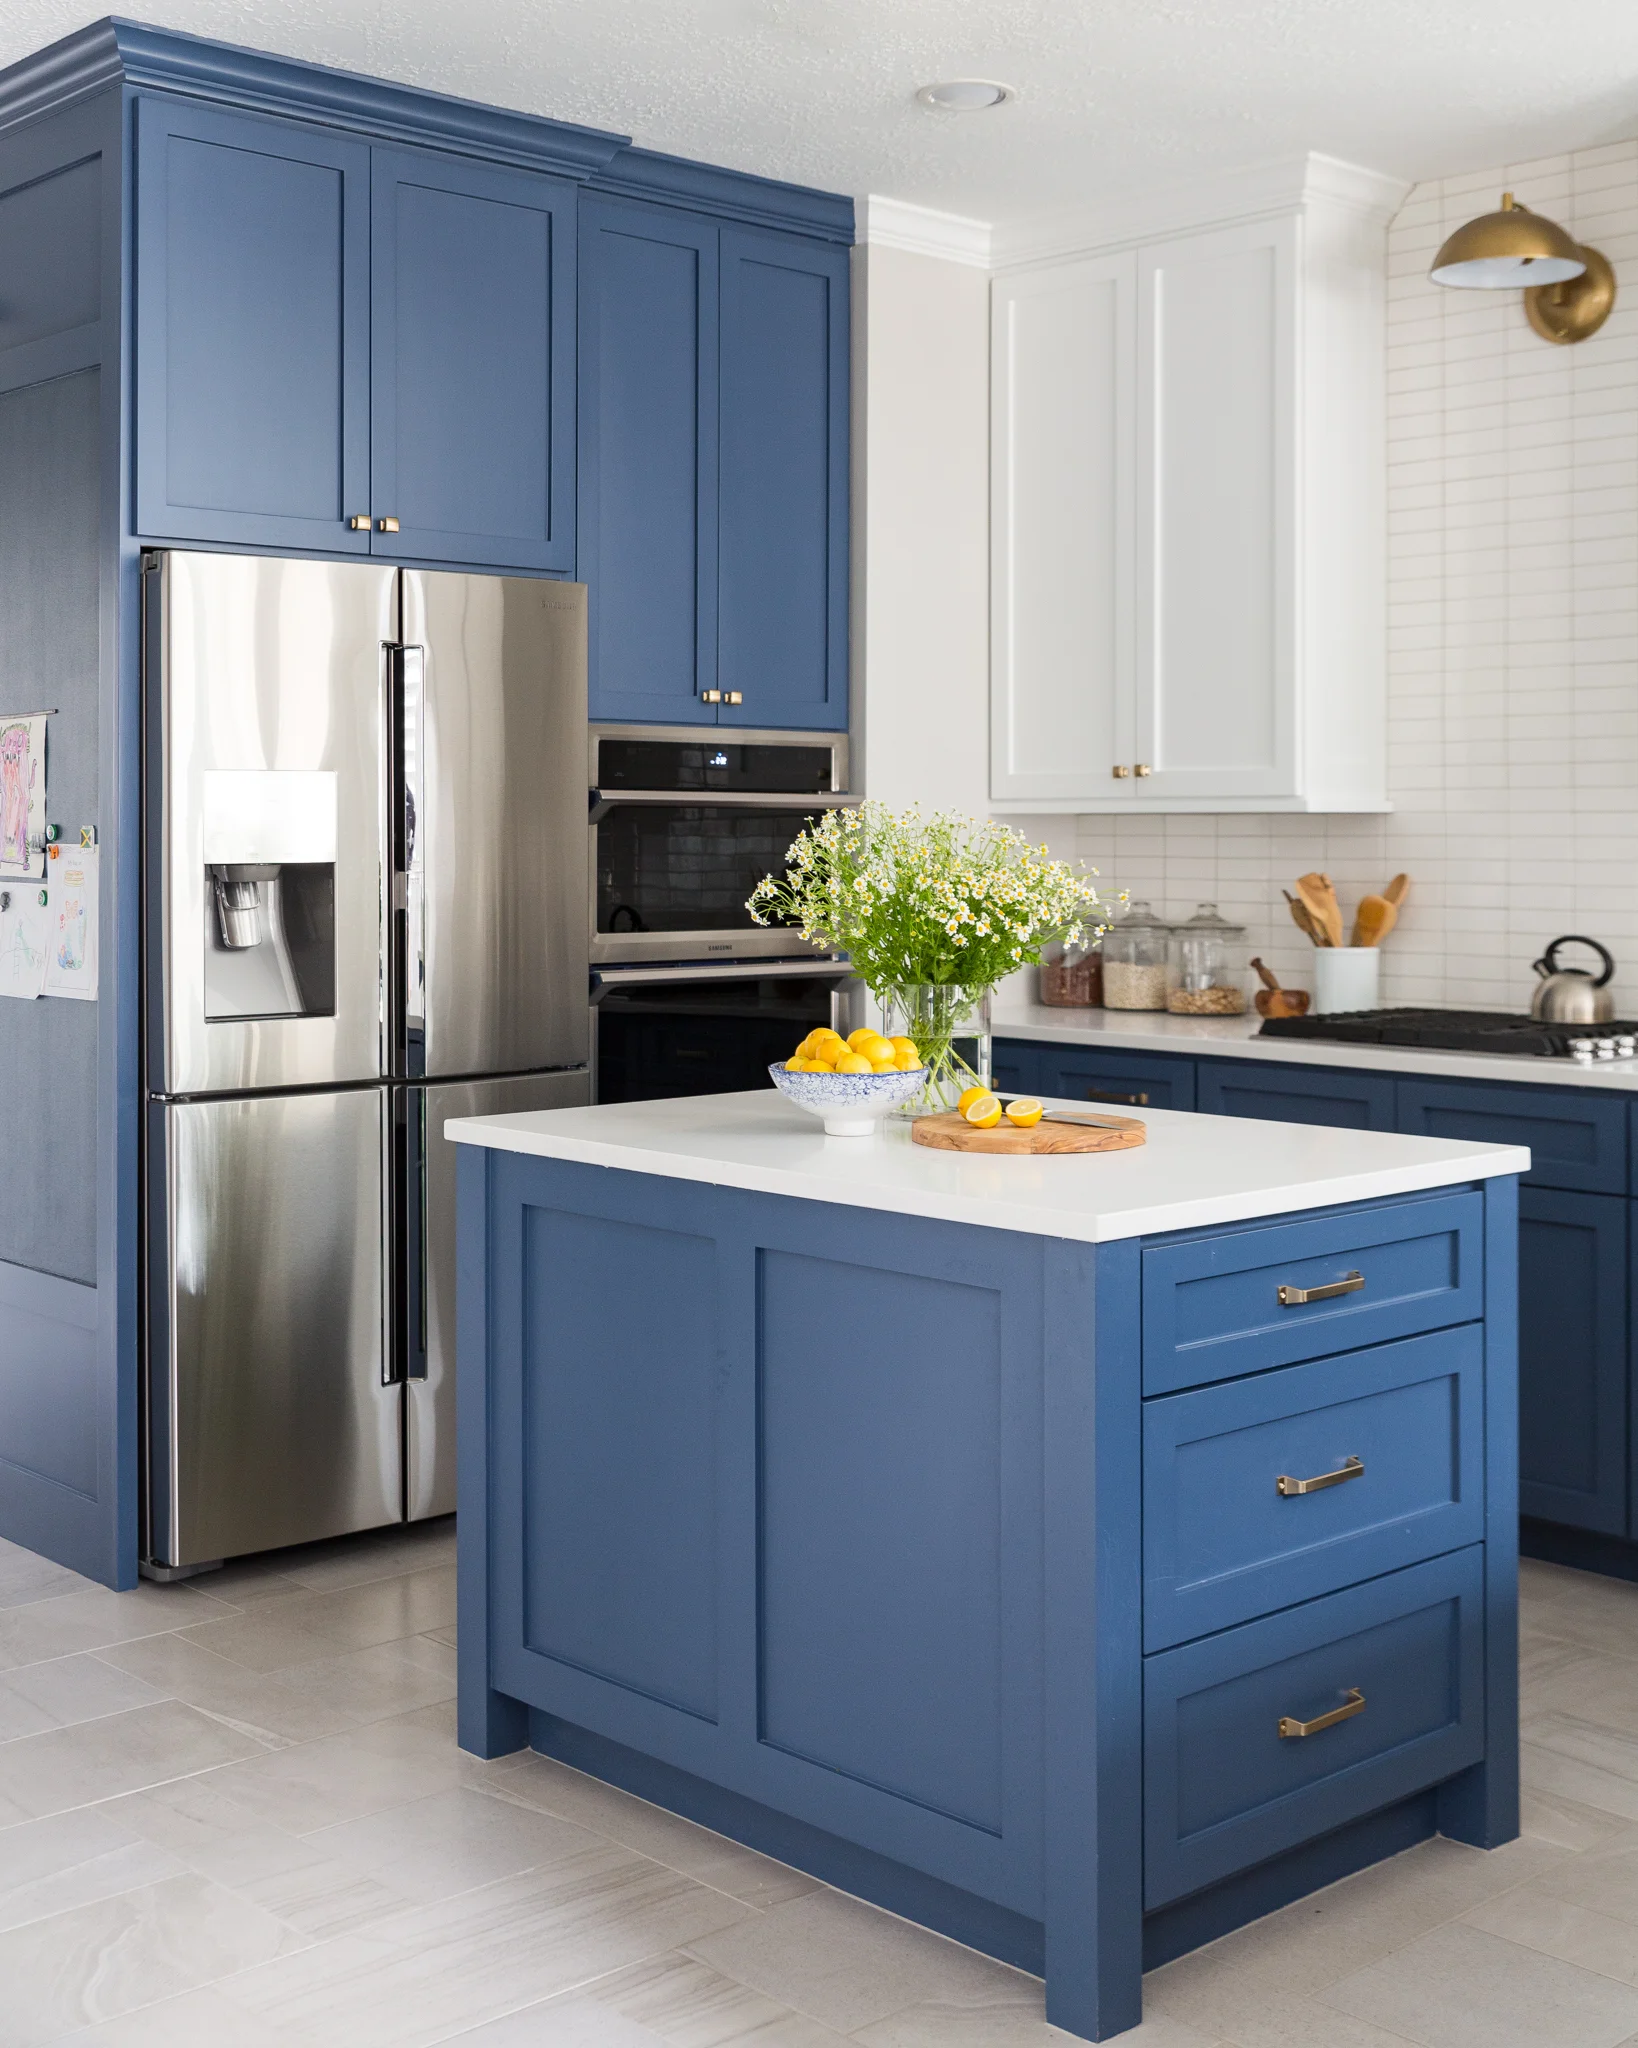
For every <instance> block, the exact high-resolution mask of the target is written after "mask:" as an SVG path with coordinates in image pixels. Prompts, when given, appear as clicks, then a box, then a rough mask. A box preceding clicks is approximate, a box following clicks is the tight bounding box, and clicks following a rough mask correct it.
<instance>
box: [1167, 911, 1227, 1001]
mask: <svg viewBox="0 0 1638 2048" xmlns="http://www.w3.org/2000/svg"><path fill="white" fill-rule="evenodd" d="M1245 1006H1246V928H1245V926H1244V925H1243V924H1230V923H1229V921H1228V919H1227V918H1226V917H1224V916H1222V915H1221V913H1220V912H1219V911H1218V908H1217V905H1216V904H1215V903H1202V904H1201V906H1200V908H1199V909H1198V910H1197V911H1196V912H1195V913H1194V915H1193V917H1191V918H1187V919H1185V921H1184V922H1183V923H1182V924H1180V925H1175V926H1173V928H1172V941H1171V952H1170V958H1169V960H1168V962H1167V970H1166V1007H1167V1009H1168V1010H1171V1011H1172V1012H1173V1013H1174V1014H1176V1015H1177V1016H1180V1017H1238V1016H1239V1015H1240V1014H1241V1013H1242V1012H1243V1011H1244V1009H1245Z"/></svg>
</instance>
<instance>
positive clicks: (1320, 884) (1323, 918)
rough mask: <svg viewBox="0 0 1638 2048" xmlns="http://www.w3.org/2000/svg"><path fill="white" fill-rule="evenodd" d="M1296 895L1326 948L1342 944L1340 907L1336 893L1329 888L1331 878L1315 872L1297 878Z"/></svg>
mask: <svg viewBox="0 0 1638 2048" xmlns="http://www.w3.org/2000/svg"><path fill="white" fill-rule="evenodd" d="M1297 894H1298V896H1299V897H1300V898H1301V899H1302V902H1303V904H1304V905H1305V906H1306V908H1307V910H1308V914H1309V916H1310V917H1312V918H1313V920H1314V922H1315V924H1317V925H1318V926H1319V928H1320V930H1321V931H1322V932H1324V934H1325V943H1326V944H1327V945H1328V946H1340V945H1341V944H1342V906H1341V905H1340V904H1339V903H1338V902H1337V892H1336V890H1335V889H1334V888H1333V887H1332V886H1331V877H1330V876H1329V875H1322V874H1320V873H1319V872H1318V871H1317V870H1316V871H1315V872H1314V873H1313V874H1310V875H1299V876H1298V877H1297Z"/></svg>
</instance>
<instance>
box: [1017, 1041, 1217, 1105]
mask: <svg viewBox="0 0 1638 2048" xmlns="http://www.w3.org/2000/svg"><path fill="white" fill-rule="evenodd" d="M1036 1051H1037V1055H1038V1061H1039V1064H1038V1066H1037V1068H1036V1084H1035V1085H1036V1086H1037V1088H1038V1089H1039V1090H1040V1092H1041V1093H1042V1094H1043V1095H1062V1096H1066V1097H1067V1098H1068V1099H1069V1100H1070V1101H1072V1102H1109V1103H1114V1104H1115V1105H1117V1106H1118V1107H1121V1108H1129V1109H1193V1108H1194V1106H1195V1066H1194V1061H1193V1060H1182V1059H1172V1058H1170V1057H1169V1056H1168V1055H1167V1054H1165V1053H1139V1052H1105V1051H1104V1049H1103V1047H1102V1046H1098V1047H1081V1046H1061V1045H1045V1044H1043V1045H1041V1046H1038V1047H1037V1048H1036Z"/></svg>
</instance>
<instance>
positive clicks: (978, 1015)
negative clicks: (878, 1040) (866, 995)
mask: <svg viewBox="0 0 1638 2048" xmlns="http://www.w3.org/2000/svg"><path fill="white" fill-rule="evenodd" d="M875 996H876V1000H877V1002H878V1003H879V1004H880V1005H881V1012H882V1031H883V1034H884V1035H885V1036H886V1037H888V1038H913V1039H914V1040H915V1042H916V1050H917V1052H919V1053H920V1054H921V1057H922V1062H923V1064H924V1065H925V1067H926V1069H927V1079H926V1081H925V1082H924V1083H923V1084H922V1088H921V1091H920V1093H919V1094H917V1095H913V1096H912V1097H911V1098H910V1100H909V1101H908V1102H907V1103H905V1104H904V1105H903V1106H902V1107H901V1108H900V1109H899V1110H898V1111H897V1112H896V1114H897V1115H899V1116H908V1117H916V1116H937V1115H938V1114H939V1112H940V1111H941V1110H946V1109H954V1108H955V1106H956V1103H957V1102H958V1101H959V1100H960V1097H961V1092H962V1090H963V1089H964V1088H971V1087H972V1086H973V1085H974V1083H975V1082H982V1083H983V1085H984V1086H985V1087H986V1088H987V1087H988V1086H989V1082H990V992H989V990H988V989H987V988H959V987H957V986H956V985H955V984H953V983H951V982H942V981H918V982H911V983H908V984H906V985H905V986H903V987H901V988H884V989H877V990H876V991H875Z"/></svg>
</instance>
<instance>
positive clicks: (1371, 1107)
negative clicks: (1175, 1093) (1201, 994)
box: [1195, 1060, 1394, 1131]
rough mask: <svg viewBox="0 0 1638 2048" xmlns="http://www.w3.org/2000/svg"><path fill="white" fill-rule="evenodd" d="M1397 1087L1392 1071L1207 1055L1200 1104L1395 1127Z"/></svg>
mask: <svg viewBox="0 0 1638 2048" xmlns="http://www.w3.org/2000/svg"><path fill="white" fill-rule="evenodd" d="M1393 1090H1394V1084H1393V1080H1392V1078H1391V1077H1390V1076H1389V1075H1387V1074H1353V1073H1347V1072H1344V1071H1342V1070H1340V1069H1338V1068H1336V1067H1299V1066H1296V1065H1294V1064H1293V1065H1285V1064H1283V1063H1282V1064H1280V1065H1275V1064H1274V1063H1273V1062H1270V1063H1269V1064H1267V1065H1266V1066H1265V1065H1263V1064H1261V1063H1260V1062H1254V1061H1251V1060H1203V1061H1202V1062H1201V1064H1200V1070H1199V1077H1198V1081H1197V1083H1196V1089H1195V1107H1196V1108H1197V1109H1201V1110H1204V1111H1205V1112H1206V1113H1207V1114H1208V1115H1211V1116H1250V1117H1265V1118H1267V1119H1269V1120H1270V1121H1271V1122H1277V1123H1287V1124H1335V1125H1338V1126H1341V1127H1342V1128H1344V1129H1347V1130H1353V1131H1391V1130H1392V1129H1393V1127H1394V1093H1393Z"/></svg>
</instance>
